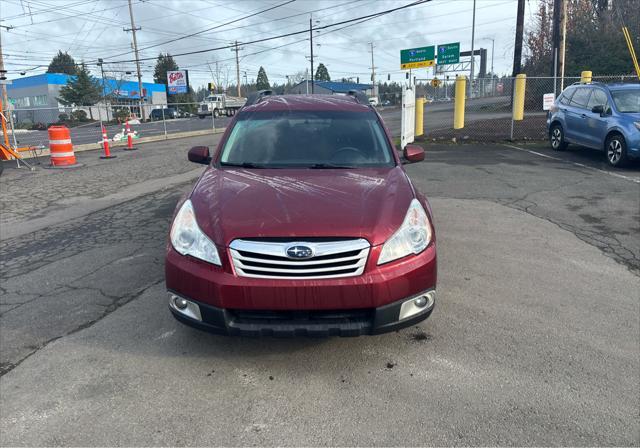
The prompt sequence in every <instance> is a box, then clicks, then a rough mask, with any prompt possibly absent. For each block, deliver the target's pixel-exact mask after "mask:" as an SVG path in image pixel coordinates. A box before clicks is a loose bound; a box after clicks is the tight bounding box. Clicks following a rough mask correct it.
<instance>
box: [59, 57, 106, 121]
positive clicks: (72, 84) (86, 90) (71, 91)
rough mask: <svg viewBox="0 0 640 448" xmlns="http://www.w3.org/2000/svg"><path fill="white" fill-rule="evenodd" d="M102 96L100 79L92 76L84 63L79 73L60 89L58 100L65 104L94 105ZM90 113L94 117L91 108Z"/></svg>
mask: <svg viewBox="0 0 640 448" xmlns="http://www.w3.org/2000/svg"><path fill="white" fill-rule="evenodd" d="M101 98H102V87H101V84H100V81H98V80H97V79H95V78H94V77H92V76H91V74H90V73H89V70H87V67H86V66H85V65H84V64H82V65H81V66H80V67H79V68H78V75H77V76H76V77H75V78H73V79H70V80H69V82H68V83H67V85H66V86H64V87H62V89H60V97H59V98H58V100H59V101H60V102H61V103H62V104H64V105H65V106H93V105H94V104H96V103H97V102H98V101H100V99H101ZM89 115H90V116H91V119H93V113H92V112H91V109H89Z"/></svg>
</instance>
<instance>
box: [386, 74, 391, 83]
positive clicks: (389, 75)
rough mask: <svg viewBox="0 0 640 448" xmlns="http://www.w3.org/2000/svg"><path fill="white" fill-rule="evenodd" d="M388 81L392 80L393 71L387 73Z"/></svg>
mask: <svg viewBox="0 0 640 448" xmlns="http://www.w3.org/2000/svg"><path fill="white" fill-rule="evenodd" d="M387 81H391V73H389V74H388V75H387Z"/></svg>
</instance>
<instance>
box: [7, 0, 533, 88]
mask: <svg viewBox="0 0 640 448" xmlns="http://www.w3.org/2000/svg"><path fill="white" fill-rule="evenodd" d="M286 1H287V0H265V1H259V0H235V1H226V0H132V3H133V13H134V19H135V21H136V26H139V27H141V30H140V31H139V32H138V34H137V36H138V46H139V48H141V49H143V50H142V51H141V53H140V57H141V58H154V59H155V57H157V55H158V53H159V52H169V53H171V54H174V55H177V54H179V53H185V52H191V51H197V50H204V49H210V48H216V47H221V46H226V45H228V44H229V43H230V42H232V41H235V40H238V41H240V42H249V41H254V40H257V39H262V38H266V37H270V36H276V35H279V34H286V33H291V32H295V31H300V30H304V29H308V27H309V17H310V13H311V12H312V15H313V20H314V26H324V25H329V24H332V23H336V22H340V21H342V20H347V19H352V18H357V17H360V16H365V15H368V14H372V13H375V12H379V11H384V10H387V9H391V8H396V7H399V6H403V5H407V4H409V3H411V2H412V0H295V1H293V2H291V3H288V4H286V5H283V6H280V7H277V8H274V9H272V10H270V11H268V12H264V13H261V14H257V15H255V16H253V17H250V18H246V19H243V20H240V21H238V22H236V23H233V24H230V25H226V26H223V27H220V28H217V29H215V30H212V31H209V32H205V33H202V34H198V35H197V36H194V37H188V38H183V39H180V40H176V39H178V38H180V37H184V36H185V35H187V34H191V33H195V32H199V31H203V30H206V29H208V28H211V27H214V26H217V25H221V24H224V23H225V22H229V21H233V20H236V19H240V18H242V17H244V16H247V15H249V14H253V13H257V12H260V11H262V10H264V9H267V8H269V7H273V6H277V5H282V4H283V3H285V2H286ZM516 8H517V1H516V0H477V4H476V30H475V48H478V47H484V48H487V49H488V58H489V60H488V62H487V70H489V69H490V66H491V39H495V55H494V65H495V71H496V72H497V73H499V74H502V73H509V74H510V72H511V66H512V61H513V46H514V33H515V22H516V19H515V17H516ZM533 8H535V2H534V1H532V2H527V9H526V14H525V30H526V27H527V24H528V22H529V21H530V20H531V14H532V9H533ZM472 10H473V0H433V1H431V2H428V3H425V4H421V5H418V6H414V7H411V8H408V9H404V10H400V11H396V12H393V13H390V14H387V15H384V16H382V17H378V18H374V19H372V20H368V21H365V22H363V23H357V24H355V25H353V26H349V27H347V28H344V29H341V30H337V31H333V30H334V29H335V28H340V27H335V28H328V29H326V30H321V31H317V32H314V38H313V39H314V59H315V66H316V67H317V64H318V63H319V62H322V63H324V64H325V65H326V66H327V68H328V70H329V74H330V75H331V77H332V79H340V78H342V77H350V76H352V77H360V81H361V82H368V81H369V79H370V73H371V70H370V67H371V54H370V52H369V42H373V44H374V62H375V66H376V67H377V68H376V73H377V79H379V80H380V79H382V80H386V79H387V75H389V74H390V75H391V79H392V80H396V81H400V80H402V79H404V72H402V71H401V70H400V56H399V53H400V50H401V49H403V48H414V47H420V46H427V45H437V44H443V43H449V42H460V43H461V49H462V50H463V51H464V50H469V49H470V48H471V23H472ZM314 11H315V12H314ZM0 18H1V20H2V21H1V22H0V25H2V26H3V28H2V29H1V30H0V32H1V33H2V45H3V51H4V54H5V58H4V59H5V69H7V70H8V71H9V73H8V77H9V78H10V79H14V78H17V77H20V74H19V72H20V71H22V70H27V73H28V74H37V73H43V72H44V71H45V70H46V65H47V64H48V63H49V61H50V60H51V57H52V56H53V55H54V54H55V53H57V51H58V50H63V51H68V52H69V53H70V54H71V55H72V56H73V57H74V58H75V60H76V62H80V61H83V60H84V61H87V62H91V63H93V65H92V66H91V68H92V71H93V72H94V73H96V74H99V70H98V68H97V67H95V65H94V64H95V61H96V60H97V58H103V59H104V60H105V62H109V64H106V65H105V69H106V71H107V76H109V73H110V71H113V74H114V75H115V73H117V72H124V71H131V72H132V73H134V74H135V63H133V62H119V61H130V60H132V59H133V57H134V56H133V51H132V50H131V33H128V32H125V31H123V27H126V28H130V27H131V24H130V22H129V10H128V6H127V0H93V1H87V0H85V1H81V0H2V1H0ZM316 21H317V23H316ZM7 26H10V27H13V28H11V29H10V30H8V31H7V29H6V28H5V27H7ZM342 26H345V25H342ZM308 37H309V36H308V33H307V34H304V35H295V36H290V37H285V38H279V39H276V40H270V41H267V42H262V43H256V44H243V45H242V50H241V51H240V70H241V76H242V77H243V82H244V72H246V73H247V77H248V79H249V80H251V79H255V77H256V74H257V72H258V68H259V67H260V66H261V65H262V66H263V67H264V68H265V70H266V72H267V75H268V77H269V80H270V81H272V82H273V81H276V82H278V83H282V82H285V81H286V78H285V77H286V75H293V74H295V73H296V72H300V71H304V70H305V69H306V68H308V67H309V62H308V59H307V57H308V55H309V54H310V50H309V41H308ZM168 41H169V42H168ZM286 44H289V45H286ZM316 44H317V45H316ZM283 45H285V46H283ZM150 46H153V47H152V48H147V47H150ZM274 47H280V48H274ZM258 52H260V53H259V54H253V53H258ZM176 61H177V62H178V64H179V65H180V68H186V69H189V76H190V81H191V85H192V86H194V87H196V88H197V87H198V86H200V85H203V84H205V83H206V82H208V81H210V80H211V74H210V71H209V70H210V69H209V67H212V68H214V67H215V61H218V66H219V67H220V69H221V71H223V72H227V71H228V73H229V76H230V78H232V79H231V80H232V81H235V60H234V53H233V52H232V51H231V50H230V49H222V50H215V51H208V52H204V53H200V54H195V55H185V56H176ZM111 62H115V63H111ZM154 63H155V61H154V60H144V61H142V63H141V64H142V70H143V80H144V81H151V80H152V76H153V66H154ZM39 65H44V67H40V68H36V69H33V70H30V69H31V68H33V67H34V66H39ZM414 74H416V75H417V76H418V77H431V75H432V69H420V70H418V71H417V73H414ZM120 76H122V75H120ZM129 78H130V79H131V80H134V79H135V77H134V76H133V75H131V76H129Z"/></svg>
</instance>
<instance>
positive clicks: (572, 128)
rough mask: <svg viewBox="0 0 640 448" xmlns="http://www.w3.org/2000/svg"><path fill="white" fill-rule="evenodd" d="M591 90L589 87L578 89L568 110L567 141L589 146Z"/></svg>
mask: <svg viewBox="0 0 640 448" xmlns="http://www.w3.org/2000/svg"><path fill="white" fill-rule="evenodd" d="M591 90H592V89H590V88H589V87H578V88H576V90H575V92H574V94H573V96H572V97H571V101H570V102H569V105H568V106H567V110H566V123H567V129H565V136H566V138H567V140H569V141H571V142H573V143H577V144H579V145H586V144H588V139H587V137H586V136H585V134H586V132H587V126H586V118H587V103H588V102H589V96H590V95H591Z"/></svg>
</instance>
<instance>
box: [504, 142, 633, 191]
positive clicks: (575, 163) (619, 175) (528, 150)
mask: <svg viewBox="0 0 640 448" xmlns="http://www.w3.org/2000/svg"><path fill="white" fill-rule="evenodd" d="M501 144H502V146H506V147H507V148H511V149H517V150H518V151H524V152H528V153H530V154H535V155H537V156H540V157H545V158H547V159H553V160H559V161H561V162H566V163H570V164H571V165H575V166H579V167H580V168H586V169H588V170H592V171H597V172H599V173H603V174H608V175H609V176H613V177H617V178H619V179H624V180H629V181H631V182H634V183H636V184H640V179H637V178H635V177H629V176H625V175H623V174H619V173H613V172H611V171H607V170H601V169H600V168H594V167H592V166H589V165H585V164H584V163H579V162H572V161H570V160H565V159H561V158H560V157H553V156H549V155H547V154H542V153H541V152H536V151H531V150H530V149H524V148H520V147H518V146H513V145H507V144H506V143H501Z"/></svg>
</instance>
